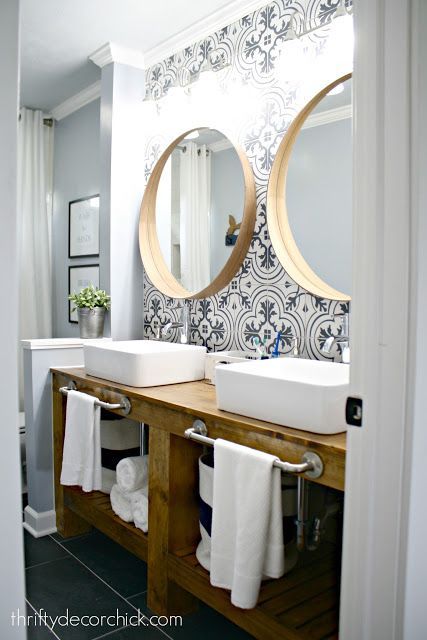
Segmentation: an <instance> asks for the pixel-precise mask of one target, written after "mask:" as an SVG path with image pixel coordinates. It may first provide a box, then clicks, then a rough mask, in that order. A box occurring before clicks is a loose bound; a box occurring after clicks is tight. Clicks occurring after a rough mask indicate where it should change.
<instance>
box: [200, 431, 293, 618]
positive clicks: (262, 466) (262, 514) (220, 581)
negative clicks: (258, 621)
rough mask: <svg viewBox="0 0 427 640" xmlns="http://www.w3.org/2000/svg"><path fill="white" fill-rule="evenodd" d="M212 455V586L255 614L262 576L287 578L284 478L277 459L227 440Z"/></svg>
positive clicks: (219, 440)
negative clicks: (284, 535)
mask: <svg viewBox="0 0 427 640" xmlns="http://www.w3.org/2000/svg"><path fill="white" fill-rule="evenodd" d="M214 454H215V469H214V489H213V514H212V550H211V572H210V581H211V584H212V585H213V586H215V587H222V588H223V589H230V590H231V602H232V604H234V605H235V606H236V607H240V608H242V609H252V608H253V607H255V606H256V603H257V600H258V594H259V589H260V586H261V580H262V577H263V575H264V576H268V577H270V578H280V577H281V576H282V575H283V574H284V546H283V524H282V496H281V473H280V469H276V468H274V467H273V462H274V461H275V460H277V458H276V457H275V456H272V455H270V454H267V453H263V452H261V451H256V450H255V449H250V448H248V447H243V446H241V445H238V444H234V443H232V442H228V441H226V440H221V439H218V440H216V441H215V447H214Z"/></svg>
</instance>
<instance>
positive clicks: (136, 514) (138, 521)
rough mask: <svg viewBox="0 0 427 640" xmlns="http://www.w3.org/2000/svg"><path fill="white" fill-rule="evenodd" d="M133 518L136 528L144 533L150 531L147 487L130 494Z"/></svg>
mask: <svg viewBox="0 0 427 640" xmlns="http://www.w3.org/2000/svg"><path fill="white" fill-rule="evenodd" d="M130 503H131V507H132V516H133V521H134V523H135V526H136V527H138V529H142V531H144V533H147V531H148V496H147V487H144V488H143V489H139V490H138V491H134V492H133V493H131V494H130Z"/></svg>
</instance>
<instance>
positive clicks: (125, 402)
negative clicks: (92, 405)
mask: <svg viewBox="0 0 427 640" xmlns="http://www.w3.org/2000/svg"><path fill="white" fill-rule="evenodd" d="M59 391H60V392H61V393H62V394H63V395H65V396H66V395H67V393H68V392H69V391H77V385H76V383H75V382H74V380H70V381H69V383H68V385H67V386H66V387H61V388H60V389H59ZM96 404H97V405H98V406H100V407H102V408H103V409H107V411H108V410H111V409H114V410H116V409H120V410H121V411H123V413H124V414H125V415H126V416H127V415H129V413H130V412H131V409H132V405H131V402H130V400H129V398H127V397H126V396H121V398H120V402H118V403H116V404H111V403H110V402H104V401H103V400H99V399H98V398H96Z"/></svg>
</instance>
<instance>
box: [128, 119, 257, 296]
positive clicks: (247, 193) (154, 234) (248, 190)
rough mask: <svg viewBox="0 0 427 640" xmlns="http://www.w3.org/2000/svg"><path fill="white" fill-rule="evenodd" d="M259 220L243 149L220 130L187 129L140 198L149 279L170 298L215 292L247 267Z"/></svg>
mask: <svg viewBox="0 0 427 640" xmlns="http://www.w3.org/2000/svg"><path fill="white" fill-rule="evenodd" d="M255 219H256V197H255V182H254V177H253V173H252V169H251V166H250V164H249V161H248V159H247V157H246V155H245V153H244V151H243V150H242V149H240V148H239V147H238V146H237V145H235V144H233V143H232V142H231V141H230V140H229V138H227V137H226V136H224V134H222V133H221V132H219V131H217V130H216V129H210V128H208V127H199V128H195V129H191V130H189V131H186V132H185V133H183V134H182V135H180V136H179V137H178V138H176V139H175V140H174V141H173V142H172V143H171V144H170V145H169V146H168V147H167V149H166V150H165V151H164V152H163V154H162V155H161V157H160V158H159V160H158V161H157V163H156V165H155V167H154V169H153V171H152V173H151V176H150V179H149V181H148V184H147V187H146V189H145V193H144V197H143V199H142V204H141V211H140V221H139V247H140V253H141V258H142V261H143V264H144V268H145V270H146V273H147V275H148V277H149V278H150V280H151V282H152V283H153V285H154V286H155V287H156V288H157V289H159V290H160V291H161V292H162V293H164V294H165V295H168V296H170V297H172V298H189V299H197V298H206V297H209V296H212V295H214V294H215V293H217V292H218V291H220V290H221V289H223V288H224V287H226V286H227V285H228V284H229V283H230V281H231V280H232V278H233V277H234V276H235V275H236V273H237V271H238V270H239V268H240V267H241V265H242V263H243V260H244V258H245V256H246V254H247V252H248V249H249V246H250V243H251V240H252V236H253V232H254V227H255Z"/></svg>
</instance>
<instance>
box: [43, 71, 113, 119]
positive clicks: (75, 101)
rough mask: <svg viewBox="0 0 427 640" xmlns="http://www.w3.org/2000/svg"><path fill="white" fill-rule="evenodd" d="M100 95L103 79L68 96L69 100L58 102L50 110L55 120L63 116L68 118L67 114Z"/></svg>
mask: <svg viewBox="0 0 427 640" xmlns="http://www.w3.org/2000/svg"><path fill="white" fill-rule="evenodd" d="M100 97H101V81H100V80H98V81H97V82H94V83H93V84H91V85H89V86H88V87H86V89H83V90H82V91H79V92H78V93H76V94H74V95H73V96H71V98H67V100H64V102H61V104H58V105H57V106H56V107H54V108H53V109H52V110H51V112H50V113H51V116H52V118H54V119H55V120H62V119H63V118H66V117H67V116H69V115H71V114H72V113H74V111H77V110H78V109H81V108H82V107H84V106H86V105H87V104H89V103H90V102H93V101H94V100H96V99H97V98H100Z"/></svg>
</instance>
